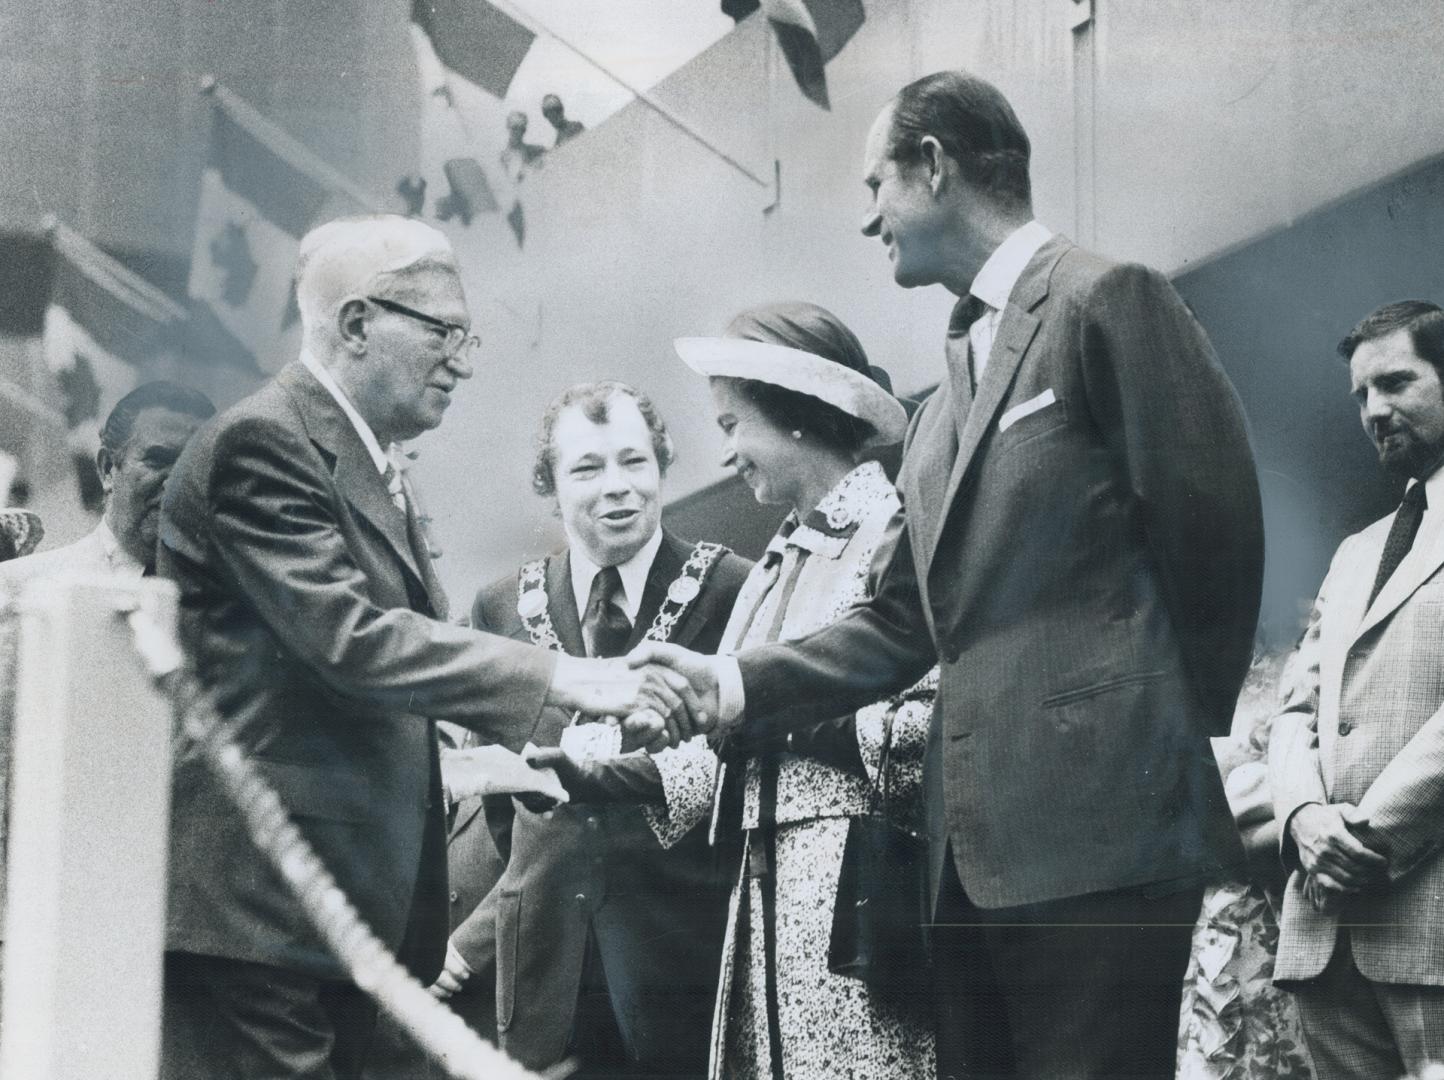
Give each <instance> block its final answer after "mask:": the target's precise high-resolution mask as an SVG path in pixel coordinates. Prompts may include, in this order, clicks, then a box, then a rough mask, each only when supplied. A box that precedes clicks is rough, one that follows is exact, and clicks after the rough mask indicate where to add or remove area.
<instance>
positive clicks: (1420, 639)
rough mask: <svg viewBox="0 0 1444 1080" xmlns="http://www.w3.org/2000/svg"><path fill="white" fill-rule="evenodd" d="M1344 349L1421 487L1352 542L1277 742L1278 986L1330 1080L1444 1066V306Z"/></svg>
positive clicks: (1301, 663)
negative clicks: (1443, 903)
mask: <svg viewBox="0 0 1444 1080" xmlns="http://www.w3.org/2000/svg"><path fill="white" fill-rule="evenodd" d="M1339 352H1340V354H1341V355H1342V356H1343V357H1344V359H1345V360H1346V361H1347V362H1348V364H1349V382H1350V388H1351V390H1352V392H1353V395H1354V399H1355V400H1356V401H1357V402H1358V405H1359V413H1360V418H1361V419H1362V420H1363V424H1364V430H1365V431H1366V432H1367V433H1368V435H1369V438H1370V439H1371V440H1372V441H1373V443H1374V446H1375V448H1376V449H1377V450H1378V453H1379V461H1380V463H1381V464H1382V465H1383V466H1384V467H1385V468H1386V469H1387V470H1388V471H1389V472H1390V473H1392V474H1394V475H1395V476H1396V477H1401V478H1404V479H1405V480H1406V483H1407V487H1406V489H1405V492H1404V498H1403V501H1402V502H1401V503H1400V505H1399V509H1398V510H1397V511H1396V512H1395V513H1393V514H1391V515H1389V516H1388V517H1385V518H1382V519H1381V520H1379V521H1376V522H1374V524H1372V525H1370V526H1369V527H1368V528H1367V529H1365V530H1363V531H1362V532H1360V533H1356V534H1354V535H1353V536H1350V537H1348V538H1347V539H1346V540H1345V541H1344V542H1343V543H1342V544H1340V545H1339V550H1338V552H1337V553H1336V554H1335V555H1334V559H1333V562H1332V564H1331V565H1330V567H1329V572H1328V576H1327V577H1325V578H1324V582H1323V585H1321V586H1320V588H1319V595H1318V599H1317V600H1316V601H1315V604H1314V609H1313V614H1312V616H1311V617H1310V620H1309V628H1308V631H1307V633H1306V634H1305V636H1304V639H1303V642H1302V643H1301V644H1300V646H1299V650H1298V652H1297V653H1296V654H1295V656H1294V657H1293V659H1292V660H1291V661H1290V664H1289V666H1288V668H1287V669H1286V670H1285V675H1284V680H1283V681H1284V685H1283V690H1284V698H1283V700H1284V702H1285V704H1284V708H1283V711H1282V712H1281V713H1280V714H1279V716H1278V717H1277V718H1276V719H1275V721H1274V728H1273V734H1272V737H1271V739H1270V765H1271V769H1270V772H1271V779H1272V783H1273V790H1274V805H1275V812H1276V817H1277V819H1278V821H1279V823H1280V825H1281V827H1282V835H1281V850H1282V854H1283V859H1284V863H1285V865H1286V866H1287V867H1288V868H1289V869H1291V870H1292V874H1291V876H1290V878H1289V883H1288V891H1287V892H1286V894H1285V896H1284V905H1283V914H1282V917H1281V918H1280V936H1279V947H1278V959H1277V961H1276V963H1275V965H1274V979H1275V981H1277V982H1278V983H1279V984H1280V985H1281V986H1284V987H1286V988H1287V989H1289V990H1291V991H1292V992H1293V994H1294V996H1295V998H1296V999H1297V1001H1298V1005H1299V1016H1300V1018H1301V1019H1302V1021H1303V1026H1304V1033H1305V1037H1306V1038H1307V1039H1308V1043H1309V1052H1310V1054H1311V1055H1312V1057H1313V1060H1314V1067H1315V1071H1316V1072H1317V1074H1318V1076H1319V1080H1344V1078H1346V1077H1363V1076H1380V1077H1383V1076H1399V1075H1401V1074H1403V1073H1405V1072H1422V1071H1423V1069H1424V1066H1425V1064H1426V1063H1427V1062H1430V1061H1441V1060H1444V921H1441V918H1440V907H1439V897H1440V895H1441V894H1444V854H1441V850H1444V828H1441V822H1444V573H1441V568H1444V469H1441V468H1440V466H1441V464H1444V311H1441V310H1440V309H1439V307H1438V306H1437V305H1435V304H1430V303H1425V302H1423V301H1418V300H1406V301H1403V302H1401V303H1396V304H1388V305H1386V306H1384V307H1382V308H1380V309H1379V310H1377V311H1375V312H1373V313H1372V314H1371V315H1369V316H1368V317H1367V318H1365V319H1364V320H1362V321H1361V322H1360V323H1359V324H1358V325H1357V326H1355V327H1354V329H1353V330H1352V331H1350V333H1349V335H1348V337H1346V338H1344V340H1343V342H1342V343H1341V344H1340V345H1339Z"/></svg>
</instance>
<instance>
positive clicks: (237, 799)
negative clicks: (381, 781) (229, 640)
mask: <svg viewBox="0 0 1444 1080" xmlns="http://www.w3.org/2000/svg"><path fill="white" fill-rule="evenodd" d="M127 618H128V620H129V622H130V627H131V632H132V634H133V635H134V638H135V646H136V651H137V652H138V653H139V654H140V656H141V659H142V660H143V662H144V663H145V665H146V667H147V669H148V670H149V671H150V673H151V675H152V676H154V678H155V679H156V681H157V682H158V683H159V684H160V685H161V687H162V689H164V690H165V691H166V692H167V693H168V694H169V696H170V697H171V699H172V701H173V702H174V703H175V708H176V713H177V716H178V717H179V723H178V724H177V733H178V738H181V739H183V740H185V741H188V742H190V743H193V744H194V745H195V747H196V748H197V749H198V750H199V751H200V752H201V755H202V756H203V758H204V760H205V761H206V763H207V765H208V766H209V767H210V769H211V772H212V773H213V774H214V775H215V777H216V779H217V780H218V781H219V782H220V784H221V786H222V788H223V789H224V790H225V792H226V793H227V794H228V795H229V797H230V799H231V801H232V802H233V803H234V804H235V806H236V809H237V810H238V811H239V812H240V813H241V816H242V817H243V818H244V819H245V822H246V825H247V827H248V829H249V830H250V834H251V839H252V840H253V841H254V842H255V844H256V846H257V847H258V848H259V849H260V850H261V851H262V852H264V853H265V855H266V857H267V858H268V859H270V861H271V863H272V864H273V865H274V866H275V867H276V870H277V871H278V872H279V873H280V874H281V876H282V878H283V879H284V880H285V882H286V884H287V885H288V886H289V888H290V889H291V891H292V892H293V893H294V894H295V896H296V898H297V900H299V901H300V903H301V906H302V908H304V909H305V912H306V915H307V917H308V918H309V919H310V920H311V923H312V925H314V926H315V928H316V930H317V931H318V932H319V933H320V935H321V937H322V939H323V940H324V941H325V942H326V944H327V946H329V947H330V949H331V951H332V952H333V953H334V954H335V955H336V957H337V959H339V960H340V961H341V963H342V965H343V966H344V967H345V968H346V970H347V971H348V972H349V973H350V975H351V978H352V980H353V981H354V982H355V983H356V985H357V986H359V987H361V989H363V990H365V991H366V992H367V993H368V994H370V995H371V997H372V998H374V999H375V1001H376V1003H377V1004H378V1005H379V1006H380V1007H381V1008H382V1009H383V1010H385V1012H386V1013H388V1014H389V1015H390V1016H391V1017H392V1018H393V1019H394V1020H396V1022H397V1023H399V1024H400V1025H401V1026H402V1027H404V1028H405V1029H406V1030H407V1031H408V1032H409V1033H410V1034H411V1036H412V1037H413V1038H414V1039H415V1040H416V1042H417V1044H418V1045H420V1046H421V1047H422V1049H424V1050H425V1051H426V1052H427V1053H428V1054H429V1055H430V1056H431V1057H432V1058H434V1059H435V1060H436V1061H438V1062H440V1063H441V1064H442V1065H443V1066H444V1067H445V1068H446V1070H447V1072H448V1073H449V1074H450V1075H451V1076H452V1077H453V1080H537V1077H538V1074H536V1073H532V1072H529V1071H527V1070H526V1069H524V1068H522V1066H520V1065H518V1064H517V1063H516V1062H515V1061H513V1060H511V1058H509V1057H507V1056H506V1055H505V1054H503V1053H502V1052H501V1051H500V1050H498V1049H496V1047H494V1046H492V1045H490V1044H489V1043H487V1042H486V1041H485V1040H483V1039H482V1038H481V1037H480V1036H478V1035H477V1034H476V1033H475V1032H474V1031H472V1030H471V1028H469V1027H467V1025H466V1022H465V1021H463V1020H462V1019H461V1017H459V1016H458V1015H457V1014H456V1013H454V1012H452V1011H451V1010H450V1009H449V1008H447V1007H446V1006H445V1005H443V1004H442V1003H441V1002H439V1001H438V1000H437V999H436V998H434V997H432V996H431V994H430V993H428V992H427V990H426V989H425V987H423V986H422V985H421V984H420V983H419V982H417V981H416V980H415V979H413V978H412V977H411V975H410V973H409V972H407V970H406V969H405V968H403V967H402V966H401V965H400V964H399V963H397V961H396V958H395V957H394V956H392V955H391V953H390V951H389V950H388V949H387V948H386V946H385V945H384V944H382V943H381V941H380V940H379V939H378V938H377V937H376V935H375V934H374V933H372V932H371V928H370V927H369V926H367V925H366V923H365V922H363V921H362V919H361V916H360V915H359V914H358V913H357V911H356V908H355V907H354V906H353V905H352V904H351V901H350V899H349V898H348V897H347V896H346V894H345V893H344V892H343V891H342V890H341V888H340V886H338V885H337V884H336V879H335V878H334V877H332V876H331V873H330V871H329V870H327V869H326V867H325V865H324V864H323V863H322V862H321V860H320V859H319V858H318V857H317V856H316V853H315V852H314V851H313V850H312V848H311V845H310V844H309V843H308V842H307V840H306V838H305V837H304V836H302V835H301V833H300V831H299V830H298V829H297V828H296V826H295V825H294V824H292V822H291V820H290V817H289V815H288V814H287V813H286V808H285V806H283V805H282V803H281V800H280V798H279V797H278V796H277V795H276V793H275V791H274V790H272V788H271V786H270V784H269V783H267V781H266V779H265V777H263V776H262V775H261V774H260V772H259V771H258V770H257V769H256V767H255V766H254V765H252V764H251V762H250V761H249V760H248V759H247V758H246V756H245V754H244V753H243V752H242V751H241V748H240V747H239V746H237V745H236V743H235V742H234V740H232V739H231V738H230V736H229V732H228V731H227V729H226V724H225V721H224V720H223V719H222V718H221V716H220V714H219V713H217V712H216V710H215V707H214V706H213V705H212V704H211V702H210V700H209V699H208V698H207V696H206V694H205V691H204V689H202V687H201V685H200V683H199V682H198V681H197V679H196V678H195V677H194V676H193V675H192V674H190V672H188V671H187V670H186V668H185V665H184V657H183V656H182V654H181V651H180V648H179V646H178V645H177V644H176V641H175V638H174V636H173V634H172V633H171V632H170V630H169V628H168V627H166V626H165V625H163V624H161V623H160V622H158V621H157V620H155V619H154V618H153V617H152V616H151V614H150V613H149V612H147V611H145V610H142V609H137V610H134V611H131V612H130V613H128V615H127ZM570 1071H571V1070H570V1066H566V1067H559V1068H558V1069H554V1070H552V1071H550V1072H548V1073H547V1074H544V1075H545V1077H548V1078H554V1077H561V1076H564V1075H566V1073H568V1072H570Z"/></svg>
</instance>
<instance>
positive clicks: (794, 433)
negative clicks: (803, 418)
mask: <svg viewBox="0 0 1444 1080" xmlns="http://www.w3.org/2000/svg"><path fill="white" fill-rule="evenodd" d="M792 437H793V438H794V439H800V438H802V432H801V431H799V430H797V429H796V428H793V429H792Z"/></svg>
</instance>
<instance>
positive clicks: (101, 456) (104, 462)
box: [95, 446, 116, 495]
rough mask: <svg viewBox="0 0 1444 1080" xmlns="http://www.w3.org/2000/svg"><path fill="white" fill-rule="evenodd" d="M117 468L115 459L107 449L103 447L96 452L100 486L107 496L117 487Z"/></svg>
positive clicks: (96, 467)
mask: <svg viewBox="0 0 1444 1080" xmlns="http://www.w3.org/2000/svg"><path fill="white" fill-rule="evenodd" d="M115 466H116V460H115V458H114V457H112V456H111V453H110V451H109V450H107V449H106V448H105V447H103V446H102V447H101V448H100V449H99V450H97V451H96V452H95V471H96V472H98V473H100V486H101V488H102V489H103V490H104V491H105V493H106V494H107V495H109V494H110V491H111V489H112V488H113V487H115V476H114V473H115Z"/></svg>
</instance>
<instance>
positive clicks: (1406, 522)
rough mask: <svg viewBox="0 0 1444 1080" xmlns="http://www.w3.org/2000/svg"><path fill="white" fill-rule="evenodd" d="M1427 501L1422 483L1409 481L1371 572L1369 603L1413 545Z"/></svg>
mask: <svg viewBox="0 0 1444 1080" xmlns="http://www.w3.org/2000/svg"><path fill="white" fill-rule="evenodd" d="M1428 505H1429V499H1428V496H1426V495H1425V494H1424V485H1423V484H1422V483H1418V482H1416V483H1414V484H1411V485H1410V487H1409V490H1408V491H1406V492H1405V493H1404V501H1403V502H1401V503H1400V504H1399V512H1398V513H1396V514H1395V515H1394V524H1393V525H1391V526H1389V536H1388V538H1387V539H1386V540H1385V541H1384V554H1383V555H1381V556H1380V557H1379V572H1378V573H1377V574H1375V575H1374V591H1373V592H1371V593H1370V594H1369V603H1370V604H1371V605H1372V604H1373V602H1374V600H1375V598H1376V597H1378V595H1379V590H1381V589H1382V588H1383V587H1384V583H1385V582H1386V581H1388V580H1389V578H1391V577H1393V575H1394V571H1395V570H1397V569H1399V564H1400V563H1401V562H1403V561H1404V557H1405V556H1406V555H1408V554H1409V549H1410V548H1411V547H1413V546H1414V537H1415V536H1416V535H1418V533H1419V523H1420V522H1421V521H1423V520H1424V511H1425V509H1426V508H1427V507H1428Z"/></svg>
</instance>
